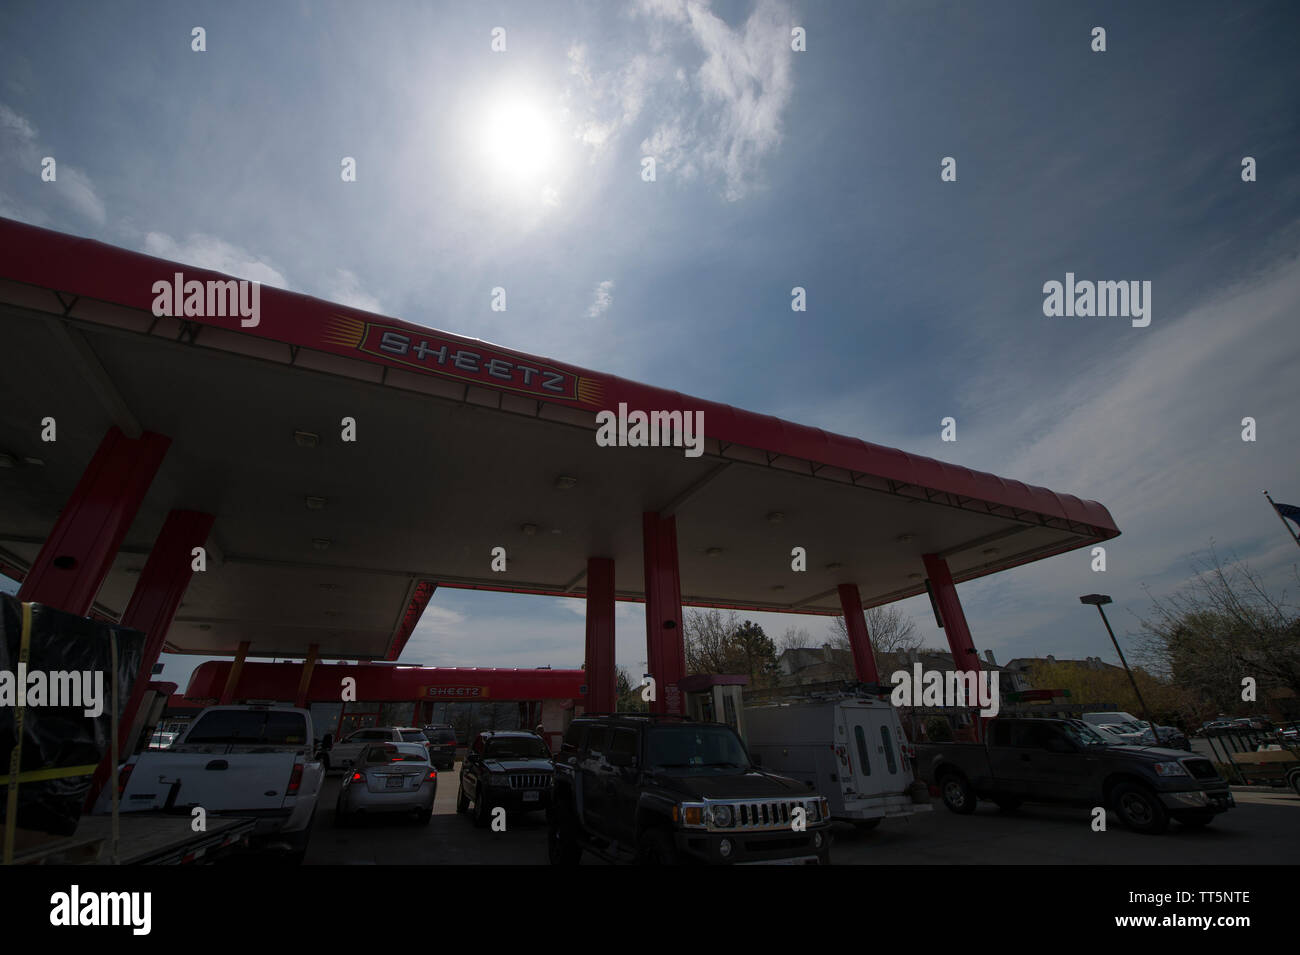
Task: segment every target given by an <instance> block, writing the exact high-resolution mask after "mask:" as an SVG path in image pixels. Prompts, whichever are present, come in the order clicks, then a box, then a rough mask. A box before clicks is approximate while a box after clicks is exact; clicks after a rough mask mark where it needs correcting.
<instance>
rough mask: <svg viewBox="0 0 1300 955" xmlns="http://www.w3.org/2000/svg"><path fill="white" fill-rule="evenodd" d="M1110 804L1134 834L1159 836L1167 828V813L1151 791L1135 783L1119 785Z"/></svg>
mask: <svg viewBox="0 0 1300 955" xmlns="http://www.w3.org/2000/svg"><path fill="white" fill-rule="evenodd" d="M1111 802H1112V803H1113V804H1114V806H1115V810H1116V811H1117V812H1118V813H1119V818H1120V819H1121V820H1122V821H1123V823H1124V825H1126V826H1128V827H1129V828H1130V829H1132V830H1133V831H1134V832H1141V833H1145V834H1147V835H1152V836H1154V835H1159V834H1160V833H1162V832H1164V831H1165V830H1166V829H1168V828H1169V811H1168V810H1167V809H1165V807H1164V804H1163V803H1162V802H1160V799H1159V798H1158V797H1157V796H1156V794H1155V793H1153V792H1152V791H1151V790H1149V789H1147V788H1146V787H1145V786H1140V785H1138V784H1136V783H1120V784H1119V785H1118V786H1116V787H1115V790H1114V792H1112V793H1111Z"/></svg>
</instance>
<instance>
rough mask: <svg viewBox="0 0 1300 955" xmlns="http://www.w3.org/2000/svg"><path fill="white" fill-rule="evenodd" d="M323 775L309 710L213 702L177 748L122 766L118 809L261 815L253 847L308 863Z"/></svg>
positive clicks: (147, 753)
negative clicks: (280, 851)
mask: <svg viewBox="0 0 1300 955" xmlns="http://www.w3.org/2000/svg"><path fill="white" fill-rule="evenodd" d="M323 777H324V772H323V771H322V768H321V763H320V760H319V759H318V758H317V756H316V755H315V753H314V749H313V736H312V722H311V714H310V713H309V712H308V711H307V710H303V709H296V708H292V707H285V706H273V705H261V704H245V705H235V706H210V707H208V708H207V709H205V710H203V711H202V712H201V713H199V715H198V717H197V718H196V719H195V720H194V721H193V722H192V723H191V724H190V725H189V728H188V729H187V730H186V731H185V732H184V734H182V735H181V736H180V738H179V739H177V740H176V741H175V742H174V743H172V745H171V746H170V747H168V748H167V749H163V750H146V751H145V752H142V753H140V754H139V755H138V756H135V757H133V758H132V759H131V760H130V761H129V762H127V764H126V765H125V766H123V767H122V768H121V770H120V775H119V782H118V788H119V790H120V793H121V795H120V799H119V810H118V811H119V812H122V813H129V812H140V811H148V810H165V811H169V812H178V811H179V812H185V811H186V810H190V814H192V810H193V808H194V807H202V808H203V810H204V811H205V812H206V813H207V814H209V815H212V816H240V817H245V818H249V817H251V818H255V819H256V820H257V823H256V825H255V827H254V828H253V832H252V834H251V836H250V838H249V844H250V847H252V848H260V849H277V850H283V851H285V852H287V853H288V854H289V858H290V859H293V860H296V861H301V859H302V857H303V855H304V854H305V853H306V851H307V841H308V839H309V838H310V837H311V826H312V821H313V818H314V815H315V811H316V801H317V797H318V796H319V794H320V788H321V781H322V779H323ZM102 801H103V800H102V799H101V802H102Z"/></svg>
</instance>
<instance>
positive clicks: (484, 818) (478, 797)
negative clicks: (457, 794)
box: [474, 786, 492, 829]
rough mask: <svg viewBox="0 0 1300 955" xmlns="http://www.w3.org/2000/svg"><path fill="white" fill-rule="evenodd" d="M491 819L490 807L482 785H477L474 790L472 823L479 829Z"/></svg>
mask: <svg viewBox="0 0 1300 955" xmlns="http://www.w3.org/2000/svg"><path fill="white" fill-rule="evenodd" d="M491 821H492V807H491V806H489V805H488V801H487V796H486V794H485V793H484V791H483V787H482V786H479V787H478V789H476V790H474V825H475V826H477V827H478V828H479V829H486V828H487V827H488V823H490V822H491Z"/></svg>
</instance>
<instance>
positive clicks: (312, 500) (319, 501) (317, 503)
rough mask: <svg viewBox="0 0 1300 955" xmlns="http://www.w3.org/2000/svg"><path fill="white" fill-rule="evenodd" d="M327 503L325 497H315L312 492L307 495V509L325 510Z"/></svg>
mask: <svg viewBox="0 0 1300 955" xmlns="http://www.w3.org/2000/svg"><path fill="white" fill-rule="evenodd" d="M325 503H326V502H325V498H323V497H315V496H313V495H311V494H308V495H307V510H309V511H323V510H325Z"/></svg>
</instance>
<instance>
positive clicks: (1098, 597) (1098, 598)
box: [1079, 594, 1160, 746]
mask: <svg viewBox="0 0 1300 955" xmlns="http://www.w3.org/2000/svg"><path fill="white" fill-rule="evenodd" d="M1110 602H1111V599H1110V597H1109V596H1107V595H1106V594H1084V595H1083V596H1082V597H1080V598H1079V603H1081V604H1092V605H1093V606H1094V607H1096V608H1097V613H1099V614H1101V622H1102V623H1104V624H1105V625H1106V632H1107V633H1109V634H1110V642H1111V643H1112V644H1113V645H1114V647H1115V652H1116V653H1118V654H1119V662H1120V663H1122V664H1124V672H1125V673H1127V674H1128V681H1129V683H1131V684H1133V693H1134V695H1135V696H1137V699H1138V704H1139V705H1140V706H1141V707H1142V715H1143V716H1144V717H1146V721H1147V725H1148V726H1150V727H1151V735H1152V736H1154V737H1155V740H1156V745H1157V746H1159V745H1160V731H1159V730H1158V729H1156V724H1155V721H1154V720H1153V719H1151V713H1150V711H1149V710H1147V701H1146V700H1144V699H1142V691H1141V690H1139V689H1138V685H1137V680H1135V679H1133V671H1132V670H1130V669H1129V668H1128V661H1127V660H1125V659H1124V651H1123V650H1121V649H1120V648H1119V641H1118V640H1116V639H1115V631H1114V630H1112V629H1111V628H1110V621H1109V620H1107V619H1106V611H1104V610H1102V609H1101V608H1102V605H1103V604H1108V603H1110Z"/></svg>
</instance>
